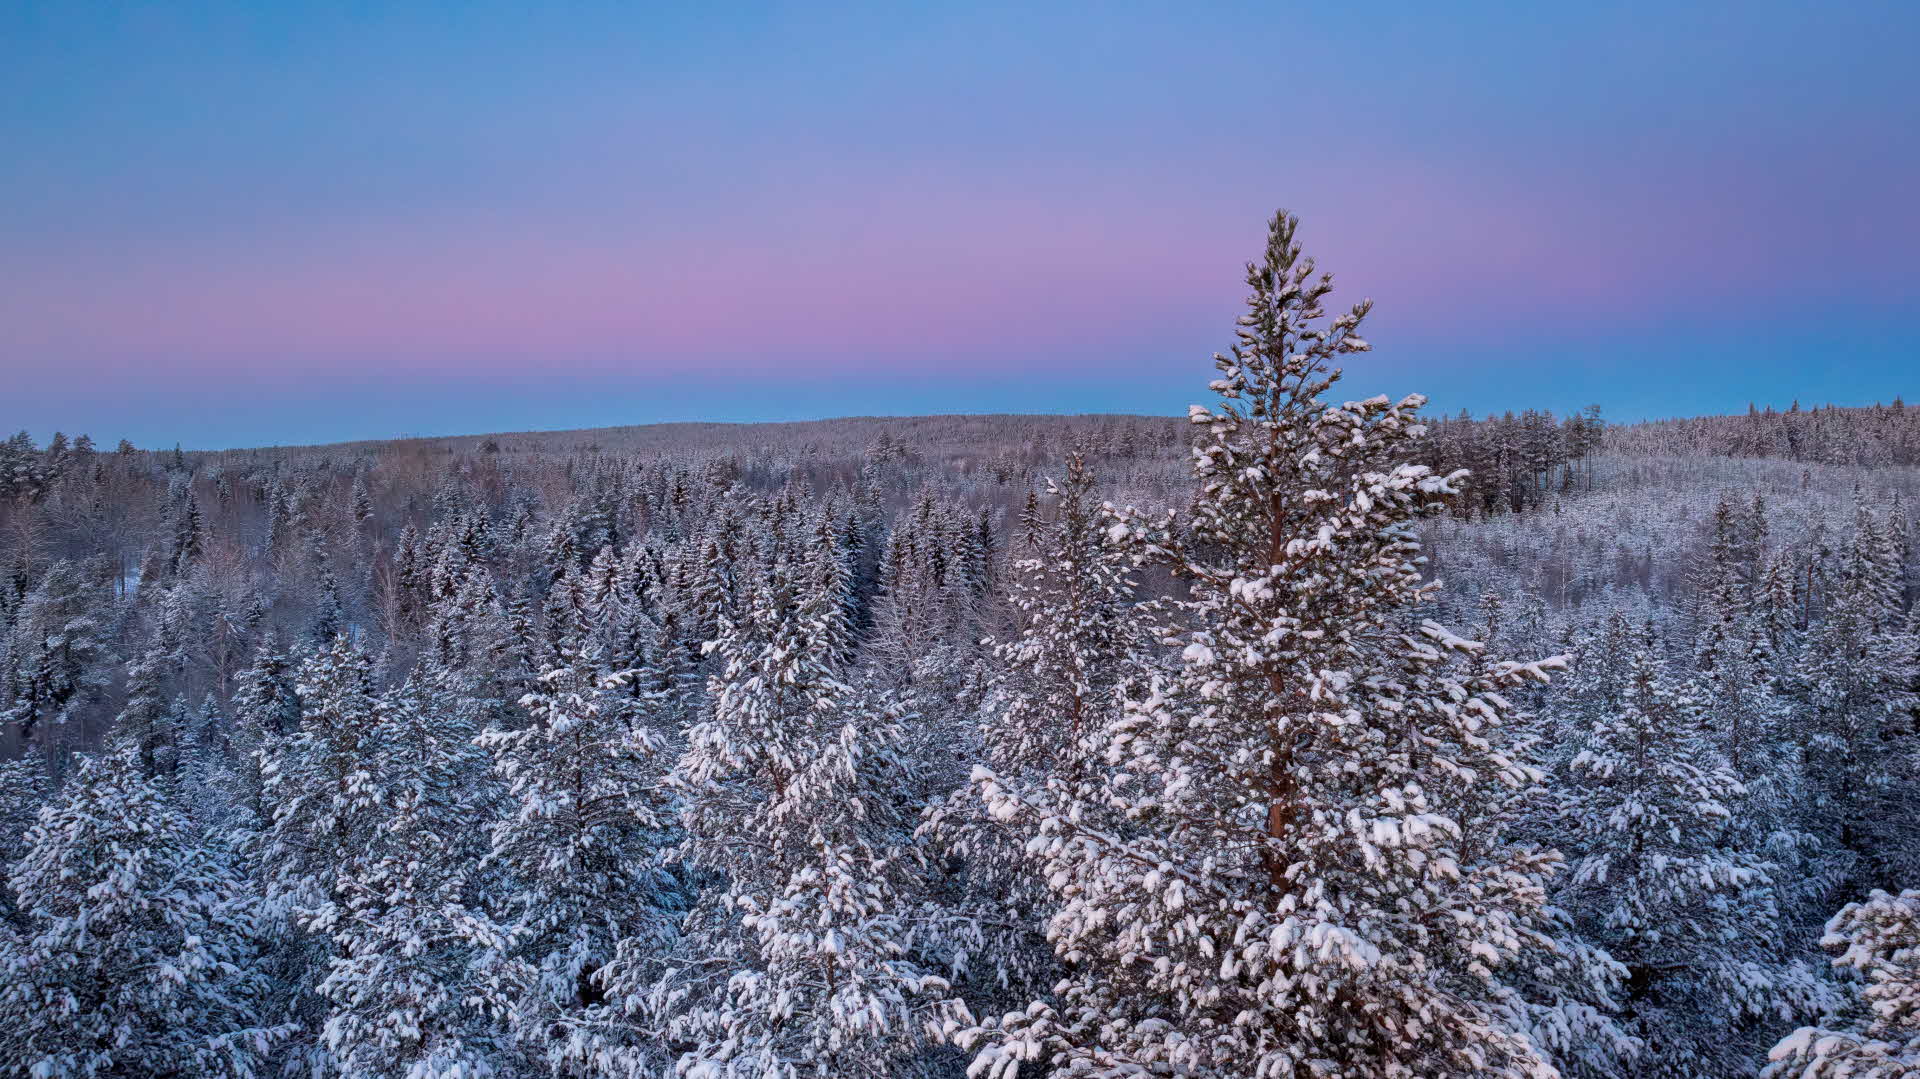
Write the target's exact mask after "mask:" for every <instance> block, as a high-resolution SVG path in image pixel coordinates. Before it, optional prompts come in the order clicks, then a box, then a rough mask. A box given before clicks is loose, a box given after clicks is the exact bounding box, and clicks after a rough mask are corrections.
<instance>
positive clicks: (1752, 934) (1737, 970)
mask: <svg viewBox="0 0 1920 1079" xmlns="http://www.w3.org/2000/svg"><path fill="white" fill-rule="evenodd" d="M1704 711H1705V705H1704V704H1703V702H1701V701H1700V700H1698V699H1697V698H1695V697H1693V696H1692V695H1691V694H1690V693H1689V692H1688V691H1687V690H1686V688H1685V687H1684V686H1675V685H1671V684H1669V682H1668V681H1667V679H1666V678H1665V676H1664V673H1663V670H1662V667H1661V665H1660V663H1659V661H1658V660H1657V659H1656V658H1655V657H1654V656H1653V655H1652V654H1650V653H1649V652H1648V651H1646V650H1644V649H1642V650H1640V651H1638V652H1636V653H1635V654H1634V655H1633V657H1632V659H1631V661H1630V663H1629V677H1628V687H1627V692H1626V697H1625V700H1624V701H1623V702H1622V705H1621V707H1620V708H1619V710H1618V711H1617V712H1613V713H1607V714H1602V715H1601V716H1600V717H1598V719H1597V720H1596V722H1595V723H1594V725H1593V727H1592V729H1591V730H1590V731H1589V732H1587V735H1586V737H1585V739H1584V740H1583V744H1582V745H1581V748H1580V750H1579V752H1578V754H1577V755H1576V756H1575V757H1574V758H1573V760H1572V762H1571V763H1570V764H1569V765H1568V767H1567V775H1566V780H1567V785H1566V787H1565V788H1564V789H1563V790H1562V791H1561V796H1562V797H1563V798H1564V800H1565V804H1566V820H1565V822H1564V825H1563V832H1562V836H1563V839H1564V842H1565V845H1566V848H1567V852H1568V857H1569V860H1570V863H1571V872H1570V873H1569V874H1568V875H1567V878H1566V880H1565V882H1564V884H1563V885H1562V886H1561V887H1560V888H1559V889H1558V891H1557V894H1556V899H1557V900H1558V901H1559V902H1560V904H1561V905H1562V906H1563V907H1565V908H1566V909H1567V910H1568V911H1569V912H1571V914H1572V915H1573V918H1574V922H1575V925H1576V928H1577V929H1578V931H1579V932H1580V934H1581V935H1582V936H1583V937H1584V938H1585V939H1586V940H1588V941H1589V942H1591V943H1593V944H1595V945H1597V946H1599V947H1602V948H1605V949H1606V951H1607V952H1608V953H1609V954H1610V955H1611V956H1612V957H1613V959H1614V960H1616V961H1618V962H1619V963H1621V964H1623V965H1624V966H1625V968H1626V971H1627V978H1626V989H1625V996H1624V999H1623V1005H1624V1008H1625V1014H1626V1017H1627V1021H1628V1026H1629V1029H1630V1030H1631V1031H1632V1033H1633V1034H1634V1035H1635V1036H1636V1037H1638V1038H1639V1039H1641V1040H1642V1041H1643V1042H1644V1043H1645V1050H1644V1052H1642V1053H1641V1054H1640V1058H1639V1060H1638V1062H1637V1064H1635V1065H1634V1066H1632V1067H1629V1068H1623V1069H1622V1070H1621V1072H1620V1074H1626V1075H1635V1076H1674V1077H1707V1076H1732V1075H1741V1074H1746V1073H1747V1069H1748V1065H1749V1062H1750V1061H1751V1060H1752V1059H1753V1058H1754V1056H1755V1055H1757V1052H1758V1048H1759V1046H1760V1045H1763V1044H1765V1042H1764V1041H1761V1040H1759V1039H1761V1038H1764V1037H1765V1036H1766V1035H1767V1028H1766V1027H1765V1026H1764V1025H1763V1024H1765V1023H1766V1022H1767V1021H1769V1020H1771V1021H1774V1022H1783V1021H1791V1020H1792V1019H1794V1018H1796V1017H1798V1016H1800V1015H1804V1014H1810V1013H1811V1012H1812V1011H1814V1010H1817V1008H1818V1006H1819V1004H1820V1003H1821V1002H1822V1000H1823V999H1824V998H1823V995H1822V987H1821V986H1820V985H1819V984H1818V983H1817V981H1816V980H1815V979H1814V978H1813V977H1812V976H1811V974H1810V973H1809V972H1808V971H1807V970H1806V969H1805V968H1804V967H1802V966H1800V965H1798V964H1795V963H1792V962H1781V961H1777V960H1776V958H1775V955H1774V954H1773V949H1772V947H1771V944H1772V942H1773V941H1775V940H1777V939H1779V936H1780V933H1781V928H1782V912H1781V910H1780V907H1779V901H1778V895H1777V893H1776V892H1775V890H1774V886H1773V880H1772V876H1773V874H1774V872H1775V871H1776V868H1777V867H1776V866H1775V865H1773V864H1772V863H1771V862H1769V861H1768V860H1767V859H1766V858H1765V857H1764V856H1763V855H1762V854H1761V853H1760V852H1758V851H1755V850H1753V849H1751V848H1747V847H1745V846H1744V844H1743V842H1742V841H1743V840H1751V839H1752V838H1753V835H1754V833H1753V830H1752V829H1751V828H1744V827H1741V826H1740V825H1739V824H1737V823H1735V822H1736V821H1737V819H1738V817H1739V815H1740V814H1741V813H1742V812H1743V810H1744V809H1745V806H1744V805H1743V802H1744V800H1745V797H1746V793H1747V792H1746V790H1745V788H1744V787H1743V786H1742V785H1741V783H1740V781H1739V780H1738V779H1737V778H1736V777H1735V775H1734V774H1733V772H1732V771H1731V770H1730V769H1729V768H1728V767H1727V765H1726V763H1725V761H1724V759H1723V758H1721V757H1720V756H1719V754H1718V753H1717V752H1716V751H1715V750H1714V749H1713V747H1712V746H1711V745H1710V744H1709V743H1708V742H1707V741H1706V737H1705V735H1706V731H1705V724H1704V723H1703V722H1702V713H1703V712H1704ZM1708 1031H1713V1032H1715V1034H1714V1036H1707V1034H1706V1032H1708Z"/></svg>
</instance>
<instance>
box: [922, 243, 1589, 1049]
mask: <svg viewBox="0 0 1920 1079" xmlns="http://www.w3.org/2000/svg"><path fill="white" fill-rule="evenodd" d="M1295 227H1296V222H1295V220H1294V219H1293V218H1292V217H1289V216H1287V215H1285V214H1282V215H1279V216H1278V217H1276V218H1275V220H1274V223H1273V228H1272V233H1271V238H1270V241H1269V243H1268V247H1267V252H1266V256H1265V258H1264V260H1263V261H1262V262H1260V263H1258V264H1255V265H1252V266H1250V267H1249V268H1248V283H1249V284H1250V285H1251V287H1252V289H1253V294H1252V296H1251V298H1250V300H1249V313H1248V314H1247V315H1246V316H1245V317H1243V318H1242V319H1241V320H1240V327H1241V328H1240V334H1239V336H1240V341H1239V344H1237V345H1236V346H1235V347H1234V349H1233V353H1232V355H1231V356H1228V357H1218V358H1216V365H1217V366H1218V367H1219V369H1220V372H1221V377H1220V378H1219V379H1218V380H1217V381H1215V382H1214V383H1213V388H1214V389H1215V390H1216V391H1217V392H1219V393H1220V395H1221V397H1222V398H1223V402H1222V404H1221V406H1220V407H1219V408H1218V409H1217V411H1209V410H1207V409H1205V408H1202V407H1199V406H1195V407H1194V408H1193V410H1192V419H1193V421H1194V422H1195V423H1196V424H1200V425H1204V426H1206V427H1207V429H1208V431H1209V434H1210V441H1208V442H1207V443H1205V444H1203V445H1202V446H1200V447H1199V448H1198V449H1197V451H1196V457H1195V465H1194V468H1195V473H1196V478H1197V479H1198V481H1199V491H1198V494H1197V497H1196V499H1195V504H1194V509H1193V513H1192V515H1191V518H1190V519H1189V520H1187V521H1185V522H1184V523H1182V522H1172V523H1169V522H1159V523H1154V522H1148V521H1145V520H1141V519H1139V518H1136V517H1133V516H1126V517H1123V518H1122V519H1121V520H1120V521H1118V522H1117V523H1116V524H1115V525H1114V526H1113V531H1114V533H1115V534H1116V536H1117V537H1118V538H1124V539H1125V540H1127V541H1128V542H1131V543H1135V544H1137V545H1138V548H1139V550H1140V552H1141V554H1142V555H1143V556H1144V557H1145V558H1147V559H1149V560H1150V561H1152V562H1153V563H1155V564H1157V565H1161V566H1165V567H1166V568H1167V569H1169V570H1170V571H1172V572H1174V573H1176V574H1177V575H1178V576H1179V577H1180V578H1181V579H1182V580H1183V582H1184V583H1186V584H1187V585H1188V587H1189V588H1190V595H1189V597H1188V598H1187V599H1185V600H1184V601H1183V602H1182V603H1181V604H1180V605H1179V607H1180V611H1181V613H1182V615H1183V616H1184V618H1185V620H1186V622H1187V625H1186V626H1185V628H1184V631H1183V635H1184V638H1185V645H1184V649H1183V651H1182V653H1181V666H1180V669H1179V670H1178V671H1177V672H1176V673H1175V674H1174V675H1172V676H1171V677H1170V678H1168V679H1166V680H1164V681H1159V682H1158V683H1157V684H1156V685H1155V686H1154V687H1153V688H1152V689H1151V690H1150V691H1148V692H1146V693H1133V694H1129V696H1128V699H1127V701H1126V707H1125V712H1124V714H1123V716H1122V717H1121V718H1120V719H1119V720H1118V721H1117V722H1116V723H1114V724H1113V725H1112V727H1111V728H1110V729H1109V730H1108V731H1107V732H1106V734H1105V738H1106V743H1107V744H1106V748H1105V759H1106V760H1107V761H1108V762H1110V764H1109V765H1108V768H1109V771H1108V774H1107V775H1106V776H1105V777H1104V778H1105V782H1104V785H1103V786H1104V789H1101V790H1100V801H1101V803H1102V804H1104V805H1105V806H1108V807H1111V808H1112V810H1113V811H1114V812H1115V813H1116V814H1117V815H1118V816H1121V817H1123V818H1124V819H1125V821H1126V823H1127V825H1128V827H1127V828H1126V829H1125V830H1107V829H1102V828H1100V827H1098V826H1097V822H1098V821H1099V820H1100V819H1101V817H1103V816H1104V815H1105V814H1104V813H1102V814H1094V815H1092V816H1091V818H1090V815H1089V814H1088V813H1087V812H1085V811H1084V810H1085V809H1086V808H1087V806H1086V803H1087V799H1086V797H1085V796H1083V795H1082V794H1080V793H1079V790H1077V789H1075V788H1072V787H1064V786H1063V785H1061V784H1058V783H1051V782H1050V783H1049V784H1047V785H1046V786H1036V785H1034V784H1032V783H1026V782H1021V781H1019V780H1016V779H1012V778H1002V777H999V776H997V775H995V774H994V773H992V772H991V771H989V770H987V769H981V770H979V771H978V772H976V774H975V785H976V787H977V788H978V790H979V791H980V793H981V796H982V797H983V798H984V799H985V800H986V802H987V805H988V807H989V809H990V811H991V812H992V813H993V814H994V815H995V816H996V817H999V818H1001V819H1005V820H1008V821H1012V822H1017V823H1018V825H1019V826H1020V827H1022V828H1023V829H1024V830H1025V831H1026V833H1027V835H1028V836H1030V839H1029V842H1030V843H1031V844H1032V846H1033V848H1034V849H1036V850H1038V851H1041V852H1043V853H1044V855H1045V859H1046V860H1045V866H1044V873H1045V877H1046V880H1047V882H1048V885H1049V887H1051V888H1052V889H1053V890H1054V891H1055V893H1056V895H1057V896H1058V899H1059V902H1060V906H1059V910H1058V912H1057V913H1056V914H1055V915H1054V916H1053V918H1052V919H1051V921H1050V924H1049V926H1048V933H1049V936H1050V938H1051V939H1052V941H1053V944H1054V947H1055V950H1056V951H1057V952H1058V953H1059V955H1060V956H1061V957H1062V959H1064V960H1066V961H1068V963H1069V964H1070V965H1069V967H1068V971H1067V974H1066V976H1065V978H1064V979H1063V980H1062V981H1061V983H1060V984H1059V986H1058V987H1057V989H1056V993H1055V994H1054V995H1053V997H1052V999H1050V1000H1041V1001H1035V1002H1034V1003H1033V1004H1032V1005H1031V1006H1029V1007H1028V1008H1027V1009H1026V1010H1024V1011H1021V1012H1016V1013H1012V1014H1009V1015H1007V1016H1005V1017H1002V1018H999V1019H993V1020H989V1021H987V1022H985V1023H978V1024H973V1025H969V1024H968V1020H967V1017H965V1016H956V1017H955V1020H956V1025H957V1026H958V1028H959V1029H956V1030H954V1031H953V1035H954V1036H955V1037H956V1038H957V1039H958V1040H959V1041H960V1042H961V1044H963V1045H965V1046H969V1047H972V1048H974V1049H975V1050H976V1052H977V1054H978V1055H977V1057H976V1060H975V1064H974V1071H975V1074H976V1075H982V1076H993V1077H1006V1076H1011V1075H1012V1074H1013V1073H1014V1071H1015V1070H1016V1069H1017V1068H1018V1066H1019V1064H1020V1063H1021V1062H1022V1061H1042V1062H1046V1066H1050V1067H1053V1068H1055V1069H1057V1070H1060V1071H1063V1072H1068V1071H1084V1072H1086V1073H1088V1074H1106V1075H1147V1074H1153V1073H1155V1072H1164V1073H1168V1074H1181V1075H1186V1076H1193V1077H1214V1076H1217V1077H1222V1079H1224V1077H1228V1076H1232V1077H1247V1076H1253V1077H1258V1079H1277V1077H1289V1079H1295V1077H1304V1076H1327V1077H1331V1076H1348V1077H1355V1076H1413V1075H1434V1074H1476V1075H1506V1076H1545V1075H1550V1074H1552V1072H1553V1069H1552V1066H1551V1065H1550V1063H1549V1062H1548V1061H1547V1060H1546V1059H1544V1058H1543V1056H1542V1050H1541V1049H1540V1048H1539V1047H1537V1046H1536V1045H1534V1044H1533V1043H1532V1041H1531V1040H1530V1039H1529V1037H1528V1036H1527V1035H1526V1034H1525V1033H1524V1032H1523V1028H1524V1027H1525V1026H1527V1025H1528V1021H1527V1019H1526V1018H1525V1017H1524V1016H1523V1015H1522V1014H1521V1005H1520V1002H1519V1000H1518V999H1517V997H1518V994H1517V991H1516V990H1515V989H1514V988H1513V987H1512V986H1511V985H1510V984H1509V982H1508V981H1507V980H1506V979H1510V978H1513V977H1514V976H1515V972H1517V971H1525V972H1528V973H1532V972H1535V971H1538V970H1541V969H1543V968H1544V967H1545V965H1546V963H1545V961H1546V960H1547V959H1548V958H1549V957H1551V956H1553V955H1554V954H1556V949H1555V945H1554V942H1553V941H1552V939H1551V938H1550V936H1549V934H1548V929H1549V928H1550V921H1549V916H1548V915H1547V913H1546V910H1545V895H1544V885H1545V881H1546V880H1547V878H1548V877H1549V876H1550V875H1551V874H1552V873H1553V871H1554V870H1555V869H1556V868H1557V867H1558V857H1557V856H1556V855H1554V854H1553V853H1552V852H1548V851H1541V850H1534V849H1531V848H1528V847H1525V846H1521V845H1518V844H1516V843H1514V842H1512V841H1510V840H1508V839H1507V838H1505V837H1504V836H1503V835H1501V834H1500V833H1499V832H1498V831H1489V832H1485V833H1481V832H1477V831H1476V832H1470V831H1468V822H1497V821H1498V820H1499V819H1500V813H1499V812H1498V807H1499V805H1500V804H1501V803H1502V802H1503V801H1505V800H1506V799H1509V798H1511V797H1513V796H1514V795H1515V794H1516V793H1520V792H1525V791H1528V790H1530V789H1531V788H1533V787H1534V786H1535V784H1537V783H1538V781H1539V773H1538V771H1537V770H1535V769H1533V768H1531V767H1529V766H1527V765H1526V764H1524V762H1521V761H1519V760H1516V759H1515V758H1514V757H1512V756H1510V755H1509V754H1508V752H1507V751H1506V748H1505V742H1506V739H1505V738H1504V737H1503V735H1502V731H1501V722H1502V719H1503V717H1504V715H1505V713H1506V712H1507V711H1508V707H1507V704H1506V700H1505V698H1504V697H1503V696H1502V692H1503V691H1504V690H1507V689H1509V688H1511V687H1514V686H1518V685H1521V684H1524V683H1526V682H1529V681H1543V680H1544V679H1545V678H1546V674H1545V671H1546V670H1547V669H1548V668H1549V667H1551V666H1553V665H1554V664H1551V663H1545V664H1515V663H1499V664H1492V663H1489V664H1486V665H1485V666H1484V668H1482V669H1483V670H1484V671H1485V673H1478V672H1476V671H1470V670H1467V669H1465V668H1464V666H1463V665H1462V663H1461V662H1459V661H1458V660H1457V659H1450V657H1464V656H1467V655H1471V654H1473V653H1476V652H1478V651H1479V647H1480V646H1479V645H1477V644H1476V643H1474V642H1471V641H1467V640H1464V639H1462V638H1460V637H1457V636H1455V635H1454V634H1452V633H1450V632H1448V631H1447V630H1445V629H1443V628H1441V627H1440V626H1438V625H1435V624H1433V623H1430V622H1429V623H1419V622H1416V621H1414V620H1413V618H1412V617H1411V616H1412V613H1413V610H1414V609H1415V608H1416V607H1417V606H1418V605H1419V604H1421V603H1422V602H1423V601H1424V600H1425V598H1426V596H1427V595H1428V593H1429V589H1428V588H1427V587H1426V586H1424V585H1423V584H1422V583H1421V581H1420V572H1419V562H1418V560H1417V552H1418V544H1417V539H1416V535H1415V531H1414V527H1415V524H1416V523H1417V521H1418V520H1419V519H1420V518H1421V517H1422V516H1425V515H1426V514H1427V513H1429V512H1430V511H1432V510H1434V509H1437V508H1439V506H1440V505H1441V504H1442V503H1443V502H1444V500H1445V499H1446V498H1447V497H1448V496H1450V495H1452V494H1454V493H1455V492H1456V490H1457V488H1458V484H1459V480H1460V478H1461V477H1460V476H1459V475H1452V476H1438V475H1434V474H1433V473H1432V472H1431V471H1430V470H1428V469H1427V468H1425V467H1423V466H1417V465H1409V464H1404V463H1402V462H1403V461H1404V460H1406V459H1407V457H1409V456H1410V455H1411V451H1412V447H1413V445H1414V443H1415V440H1417V439H1418V438H1419V437H1420V435H1421V434H1422V433H1423V430H1424V429H1423V428H1422V427H1421V425H1420V424H1419V423H1418V421H1417V417H1416V415H1415V411H1414V410H1415V409H1416V408H1417V407H1418V405H1419V404H1420V403H1421V399H1420V398H1418V397H1417V396H1416V397H1412V398H1409V399H1408V400H1406V401H1404V402H1402V403H1401V404H1398V405H1394V404H1389V403H1388V402H1387V400H1386V399H1385V398H1375V399H1372V400H1368V401H1362V402H1357V403H1353V404H1347V405H1338V406H1329V405H1327V404H1326V403H1325V402H1324V401H1323V400H1322V399H1321V395H1322V394H1323V393H1325V392H1326V390H1327V389H1328V388H1329V387H1330V386H1331V385H1332V384H1333V381H1334V379H1335V378H1336V377H1337V374H1328V373H1327V369H1326V364H1327V363H1328V362H1329V361H1330V360H1332V359H1333V358H1335V357H1336V356H1339V355H1341V354H1343V353H1352V352H1361V351H1365V350H1366V349H1367V344H1366V342H1365V341H1364V340H1362V339H1361V338H1360V336H1359V335H1358V333H1357V330H1358V327H1359V325H1360V322H1361V320H1362V319H1363V318H1364V317H1365V315H1366V313H1367V310H1368V305H1367V304H1365V303H1362V304H1360V305H1357V306H1356V307H1354V308H1353V309H1352V310H1351V311H1350V312H1349V313H1347V314H1344V315H1341V316H1338V317H1336V318H1334V319H1332V320H1331V321H1326V322H1323V321H1320V320H1321V319H1322V317H1323V309H1322V303H1323V301H1324V299H1325V297H1326V295H1327V293H1328V292H1330V291H1331V289H1332V280H1331V277H1330V276H1327V275H1322V276H1319V277H1316V276H1315V274H1314V266H1313V263H1312V261H1311V260H1309V259H1303V258H1302V257H1301V252H1300V248H1299V246H1298V245H1297V243H1296V242H1295V239H1294V230H1295Z"/></svg>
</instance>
